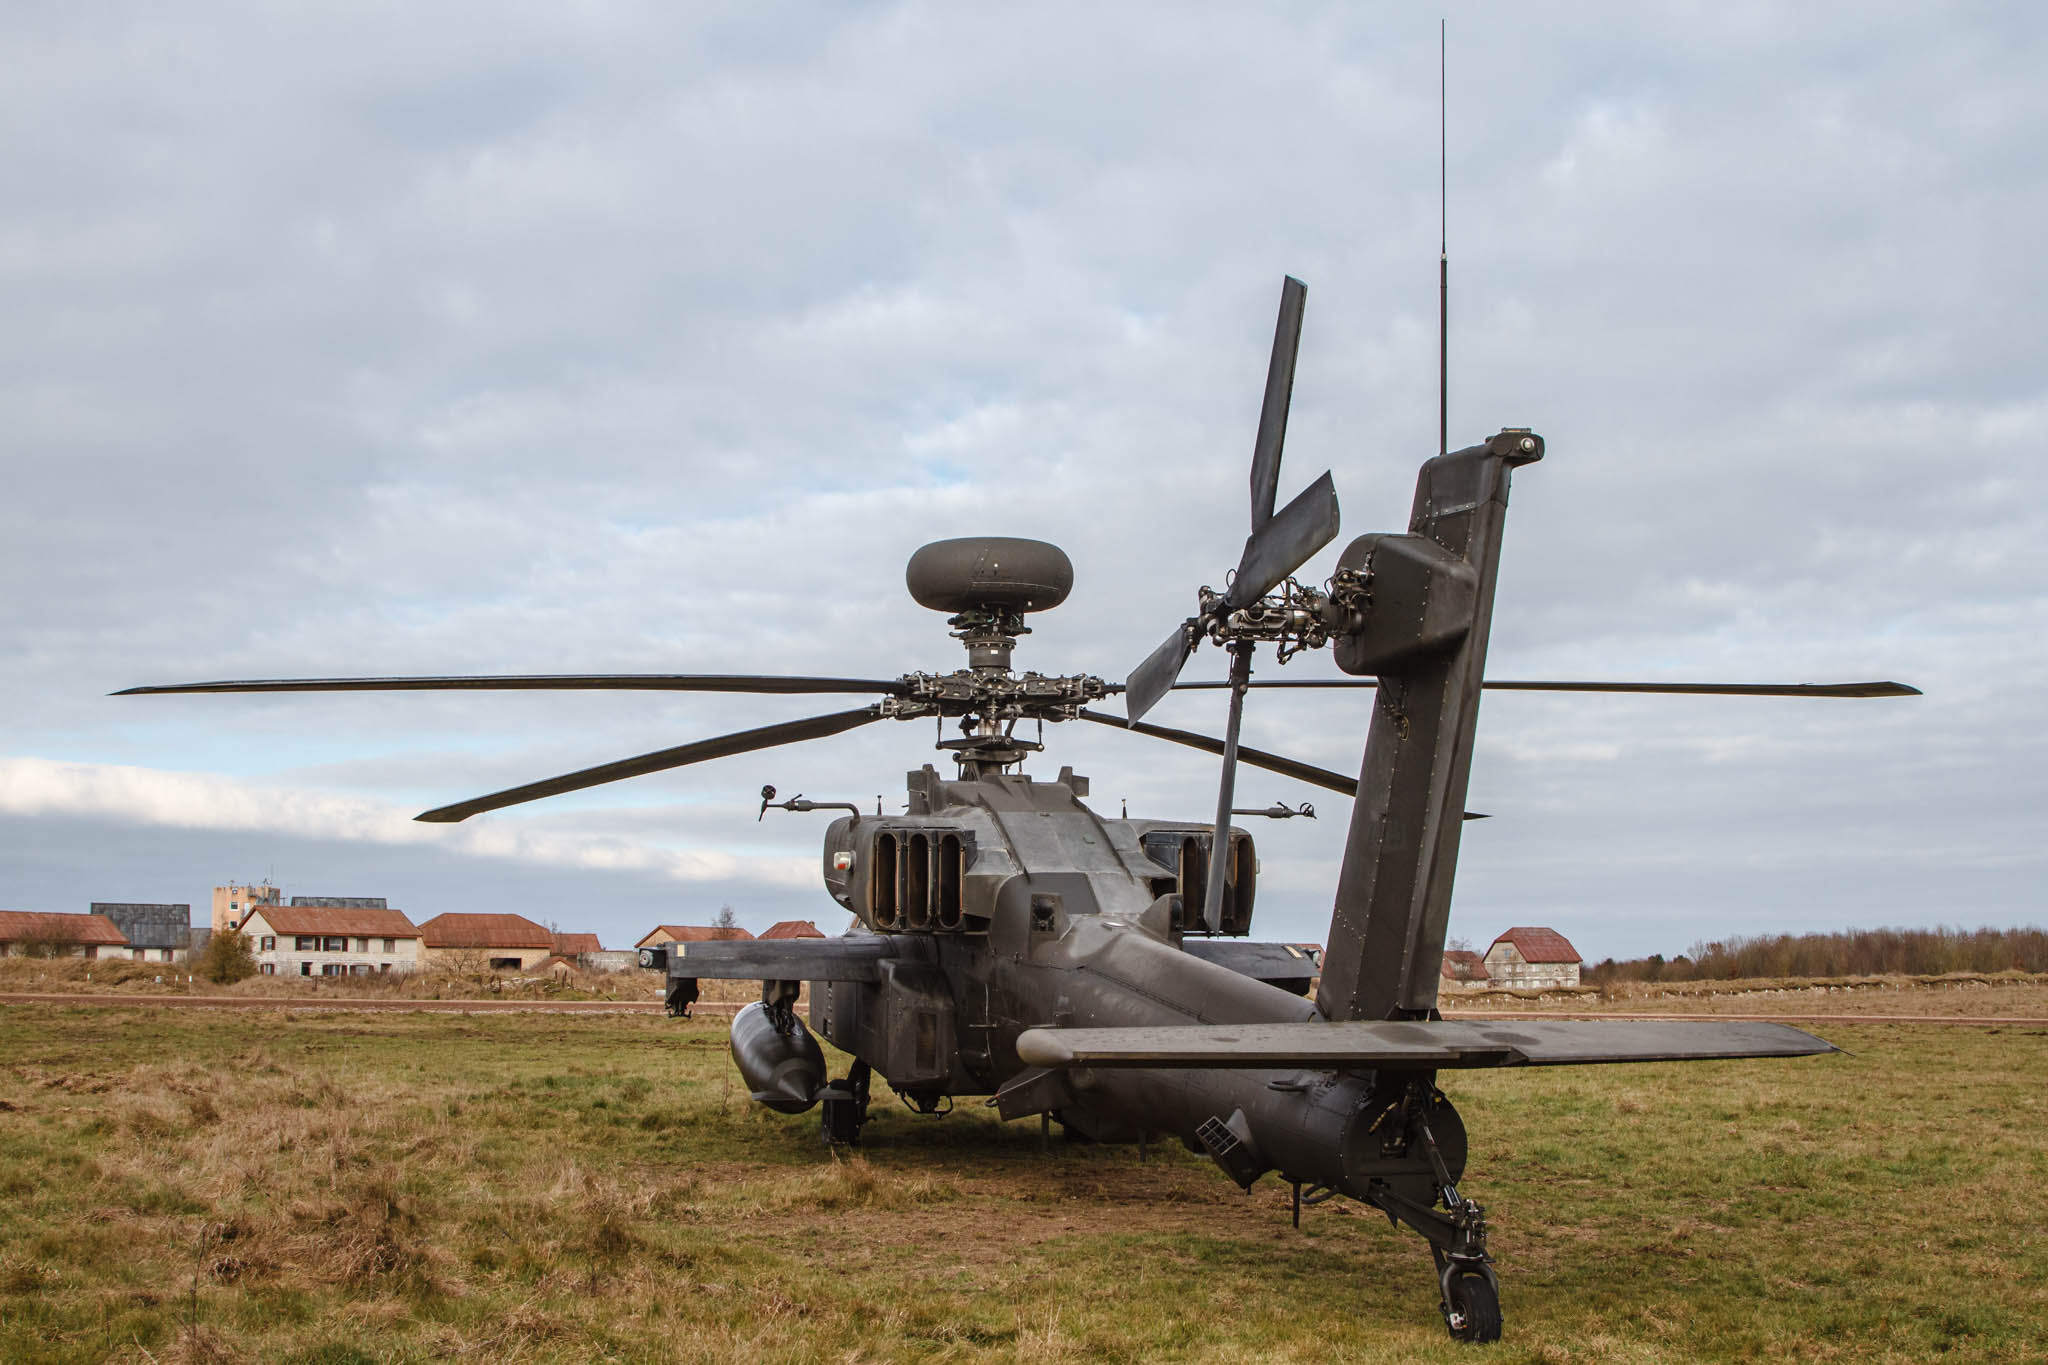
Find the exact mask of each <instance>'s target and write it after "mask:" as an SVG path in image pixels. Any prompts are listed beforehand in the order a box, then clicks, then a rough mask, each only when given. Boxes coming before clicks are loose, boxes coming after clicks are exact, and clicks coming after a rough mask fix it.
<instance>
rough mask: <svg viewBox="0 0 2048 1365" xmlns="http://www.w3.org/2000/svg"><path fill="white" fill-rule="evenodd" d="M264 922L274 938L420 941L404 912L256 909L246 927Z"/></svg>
mask: <svg viewBox="0 0 2048 1365" xmlns="http://www.w3.org/2000/svg"><path fill="white" fill-rule="evenodd" d="M254 919H261V920H262V921H263V922H264V923H265V924H267V925H269V926H270V932H272V933H273V934H353V935H355V936H356V937H358V938H418V937H419V936H420V931H419V930H418V929H417V928H416V927H414V925H413V922H412V921H411V920H409V919H407V918H406V917H405V912H404V911H403V910H357V909H350V908H349V907H347V906H338V905H255V906H251V907H250V908H249V909H247V910H245V911H243V912H242V925H243V928H244V929H245V930H246V929H247V927H248V924H249V921H251V920H254Z"/></svg>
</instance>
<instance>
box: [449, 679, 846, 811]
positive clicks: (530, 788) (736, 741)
mask: <svg viewBox="0 0 2048 1365" xmlns="http://www.w3.org/2000/svg"><path fill="white" fill-rule="evenodd" d="M881 718H882V712H881V708H880V707H875V706H863V707H860V708H859V709H857V710H853V711H836V712H834V713H832V714H831V715H826V716H812V717H810V718H809V719H808V720H786V721H783V722H781V723H780V724H777V725H763V726H761V727H760V728H759V729H755V730H741V731H738V732H736V733H734V734H730V735H719V736H718V737H716V738H715V739H700V740H698V741H696V742H695V743H693V744H679V745H677V746H676V747H674V748H673V749H657V750H656V751H654V752H653V753H651V754H641V755H640V756H639V757H637V758H622V759H620V760H619V761H618V762H616V763H602V764H599V765H598V766H597V767H595V768H584V769H582V770H581V771H579V772H573V773H564V774H563V775H562V776H560V777H550V778H545V779H543V780H542V781H539V782H529V783H527V784H526V785H525V786H523V787H508V788H506V789H505V790H504V791H501V792H493V793H491V794H490V795H489V796H479V797H477V798H476V799H475V800H472V801H461V802H457V803H456V804H455V805H452V806H441V807H438V808H437V809H434V810H430V811H427V812H425V813H424V814H421V815H416V816H414V817H413V819H415V820H425V821H428V822H430V823H432V824H454V823H455V822H456V821H458V820H467V819H468V818H469V817H470V816H472V815H480V814H482V813H483V812H484V811H487V810H499V809H502V808H503V807H505V806H516V805H519V804H520V803H522V802H526V801H538V800H540V799H541V798H542V797H544V796H560V795H561V794H562V793H563V792H573V791H581V790H583V789H584V788H585V787H597V786H602V785H603V784H604V783H606V782H617V781H619V780H620V779H621V778H626V777H640V776H643V775H645V774H647V773H659V772H666V771H667V770H668V769H670V768H680V767H683V766H685V765H687V764H691V763H702V762H704V761H706V760H707V759H713V758H725V757H728V756H730V755H732V754H744V753H748V752H751V751H752V750H755V749H772V748H774V747H775V746H776V745H778V744H795V743H797V742H798V741H799V740H806V739H824V738H825V737H826V736H828V735H836V734H840V733H842V732H844V731H847V730H851V729H853V728H854V727H856V726H860V725H866V724H868V723H869V722H870V721H876V720H880V719H881Z"/></svg>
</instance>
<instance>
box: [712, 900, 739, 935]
mask: <svg viewBox="0 0 2048 1365" xmlns="http://www.w3.org/2000/svg"><path fill="white" fill-rule="evenodd" d="M711 927H712V928H714V929H716V930H718V935H719V937H720V938H727V937H730V936H731V934H732V931H733V930H735V929H737V928H739V927H740V917H739V916H738V915H735V914H734V913H733V912H732V907H731V906H730V905H721V906H719V907H718V913H717V914H715V915H713V916H712V917H711Z"/></svg>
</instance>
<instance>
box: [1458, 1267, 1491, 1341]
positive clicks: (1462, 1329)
mask: <svg viewBox="0 0 2048 1365" xmlns="http://www.w3.org/2000/svg"><path fill="white" fill-rule="evenodd" d="M1446 1287H1447V1289H1448V1291H1449V1295H1450V1299H1449V1307H1450V1310H1451V1312H1452V1313H1455V1314H1457V1315H1458V1317H1459V1318H1460V1319H1462V1325H1460V1326H1457V1327H1451V1328H1450V1332H1451V1339H1452V1340H1453V1341H1470V1342H1475V1343H1483V1342H1488V1341H1499V1340H1500V1327H1501V1319H1500V1293H1499V1291H1497V1290H1496V1289H1495V1288H1494V1287H1493V1281H1491V1280H1489V1279H1487V1278H1486V1276H1484V1275H1482V1274H1480V1273H1479V1272H1478V1271H1476V1270H1461V1271H1459V1272H1458V1273H1457V1274H1455V1275H1453V1276H1451V1279H1450V1283H1449V1285H1448V1286H1446ZM1445 1325H1446V1326H1449V1317H1448V1316H1446V1318H1445Z"/></svg>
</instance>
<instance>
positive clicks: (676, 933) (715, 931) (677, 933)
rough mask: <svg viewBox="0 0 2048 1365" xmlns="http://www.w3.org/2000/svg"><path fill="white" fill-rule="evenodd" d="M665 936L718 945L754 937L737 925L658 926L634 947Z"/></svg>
mask: <svg viewBox="0 0 2048 1365" xmlns="http://www.w3.org/2000/svg"><path fill="white" fill-rule="evenodd" d="M663 934H667V935H668V936H669V938H670V939H671V940H672V941H674V942H676V943H717V942H721V941H724V940H728V939H742V938H752V937H753V935H752V934H750V933H748V932H747V931H746V930H744V929H742V928H740V927H738V926H737V925H735V926H734V927H732V928H730V929H720V928H718V927H717V926H716V925H711V924H657V925H655V926H654V928H653V929H651V930H649V931H648V933H647V937H646V938H643V939H641V940H640V941H639V942H638V943H636V944H634V945H633V946H634V947H636V948H644V947H646V946H647V944H648V942H649V941H650V940H652V939H656V938H659V937H660V936H661V935H663ZM821 937H822V935H821Z"/></svg>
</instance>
